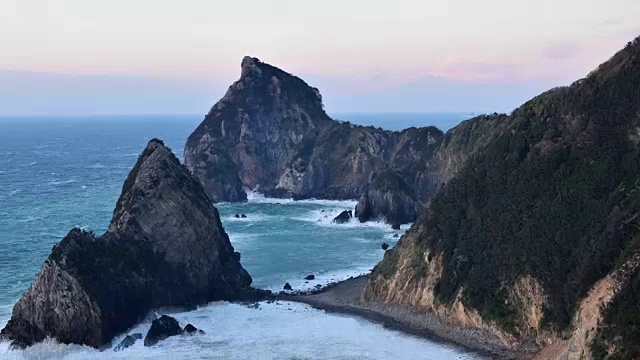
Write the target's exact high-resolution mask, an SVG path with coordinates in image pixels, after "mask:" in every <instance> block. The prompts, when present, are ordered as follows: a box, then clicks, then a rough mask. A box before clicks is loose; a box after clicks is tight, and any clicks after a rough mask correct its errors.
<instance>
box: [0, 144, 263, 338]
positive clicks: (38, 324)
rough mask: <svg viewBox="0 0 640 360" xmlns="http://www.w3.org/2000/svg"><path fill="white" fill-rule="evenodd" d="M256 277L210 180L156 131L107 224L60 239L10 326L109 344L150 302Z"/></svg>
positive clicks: (175, 300)
mask: <svg viewBox="0 0 640 360" xmlns="http://www.w3.org/2000/svg"><path fill="white" fill-rule="evenodd" d="M250 284H251V277H250V276H249V274H248V273H247V272H246V271H245V270H244V269H243V268H242V266H241V265H240V254H239V253H237V252H234V249H233V247H232V246H231V243H230V242H229V237H228V236H227V234H226V233H225V231H224V229H223V228H222V225H221V223H220V217H219V214H218V211H217V210H216V208H215V207H214V206H213V205H212V202H211V200H210V199H209V197H208V196H207V195H206V194H205V192H204V190H203V188H202V185H200V183H199V182H198V181H196V180H195V179H194V178H193V177H192V176H191V174H190V173H189V171H188V170H187V169H186V168H185V167H183V166H182V165H181V164H180V162H179V161H178V159H177V158H176V157H175V156H174V155H173V154H172V152H171V150H170V149H169V148H167V147H166V146H165V145H164V144H163V143H162V141H160V140H157V139H153V140H151V141H150V142H149V143H148V145H147V147H146V148H145V149H144V151H143V152H142V155H140V157H139V158H138V161H137V163H136V164H135V166H134V168H133V170H131V172H130V173H129V176H128V177H127V179H126V181H125V183H124V186H123V188H122V193H121V195H120V198H119V199H118V202H117V205H116V208H115V210H114V212H113V218H112V220H111V224H110V226H109V229H108V230H107V232H106V233H104V234H103V235H101V236H95V235H94V234H93V233H90V232H86V231H84V230H80V229H77V228H75V229H72V230H71V231H70V232H69V233H68V234H67V236H65V237H64V239H62V241H61V242H60V243H59V244H57V245H55V246H54V247H53V249H52V252H51V254H50V255H49V257H48V258H47V259H46V260H45V262H44V265H43V266H42V269H41V271H40V273H39V274H38V276H37V278H36V279H35V281H34V282H33V284H32V285H31V288H30V289H29V290H27V291H26V292H25V293H24V294H23V295H22V297H21V299H20V300H19V301H18V302H17V303H16V305H15V306H14V308H13V314H12V316H11V319H10V320H9V322H8V324H7V325H6V327H5V328H4V329H3V330H2V335H3V336H4V337H6V338H8V339H10V340H12V341H13V344H14V345H15V346H19V347H26V346H29V345H32V344H34V343H36V342H39V341H42V340H44V339H45V338H47V337H51V338H54V339H56V340H57V341H60V342H62V343H76V344H84V345H89V346H92V347H101V346H104V345H106V344H108V343H109V342H110V341H111V340H112V339H113V337H114V336H115V335H117V334H119V333H122V332H123V331H125V330H126V329H128V328H130V327H131V326H132V325H134V324H136V323H137V322H138V321H140V320H141V319H142V318H143V317H144V316H145V314H146V313H147V312H148V311H149V310H150V309H153V308H155V307H160V306H193V305H197V304H202V303H206V302H208V301H212V300H234V299H239V298H245V297H251V296H252V295H256V296H257V294H258V293H259V292H258V291H256V290H253V289H251V288H250Z"/></svg>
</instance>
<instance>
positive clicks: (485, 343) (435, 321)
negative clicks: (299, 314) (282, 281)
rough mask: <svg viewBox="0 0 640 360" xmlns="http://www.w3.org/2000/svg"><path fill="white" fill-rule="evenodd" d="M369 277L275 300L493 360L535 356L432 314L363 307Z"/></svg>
mask: <svg viewBox="0 0 640 360" xmlns="http://www.w3.org/2000/svg"><path fill="white" fill-rule="evenodd" d="M368 279H369V275H361V276H358V277H354V278H350V279H347V280H344V281H339V282H336V283H332V284H329V285H327V286H325V287H323V288H321V289H318V290H315V289H314V290H310V291H306V292H305V291H302V292H298V293H284V292H281V293H277V294H274V295H273V299H274V300H280V301H291V302H297V303H304V304H307V305H310V306H311V307H313V308H316V309H320V310H325V311H327V312H334V313H341V314H346V315H354V316H357V317H360V318H364V319H366V320H369V321H372V322H374V323H377V324H381V325H382V326H384V327H385V328H389V329H392V330H396V331H400V332H403V333H405V334H409V335H413V336H417V337H420V338H424V339H427V340H430V341H433V342H436V343H443V344H447V345H450V346H454V347H457V348H459V349H462V350H464V351H466V352H471V353H475V354H478V355H480V356H481V357H483V358H491V359H528V358H531V357H532V356H534V355H535V353H534V352H526V351H515V350H513V349H509V348H507V347H506V346H504V345H503V344H501V343H500V341H499V340H498V339H497V338H495V336H492V335H491V334H488V333H487V332H485V331H482V330H480V329H468V328H463V327H460V326H455V325H451V324H447V323H446V322H444V321H442V320H441V319H439V318H438V317H437V316H435V315H434V314H431V313H417V312H416V311H415V310H414V309H411V308H410V307H408V306H402V305H391V304H380V303H363V302H361V301H360V294H361V293H362V289H363V288H364V286H365V285H366V282H367V280H368Z"/></svg>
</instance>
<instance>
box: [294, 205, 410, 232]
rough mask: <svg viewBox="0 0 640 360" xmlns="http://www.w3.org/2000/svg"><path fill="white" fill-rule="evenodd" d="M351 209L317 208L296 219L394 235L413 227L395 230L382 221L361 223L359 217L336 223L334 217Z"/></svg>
mask: <svg viewBox="0 0 640 360" xmlns="http://www.w3.org/2000/svg"><path fill="white" fill-rule="evenodd" d="M344 210H350V209H345V208H341V209H315V210H311V211H309V212H307V213H305V214H303V215H301V216H297V217H294V218H293V219H294V220H298V221H304V222H308V223H312V224H315V225H317V226H322V227H331V228H341V229H356V228H377V229H381V230H384V231H385V232H388V233H390V234H391V236H393V234H395V233H400V234H402V233H404V231H406V230H407V229H409V228H410V227H411V224H403V225H401V226H400V230H394V229H392V228H391V225H389V224H386V223H384V222H382V221H367V222H363V223H361V222H360V221H359V220H358V219H357V218H355V217H353V218H351V219H349V221H348V222H346V223H342V224H338V223H334V222H333V219H335V217H336V216H338V215H339V214H340V213H341V212H342V211H344Z"/></svg>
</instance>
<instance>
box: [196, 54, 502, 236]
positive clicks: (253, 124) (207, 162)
mask: <svg viewBox="0 0 640 360" xmlns="http://www.w3.org/2000/svg"><path fill="white" fill-rule="evenodd" d="M505 119H506V116H505V115H498V114H496V115H492V116H484V117H478V118H476V119H474V120H471V121H469V122H466V123H463V124H462V125H460V126H458V127H457V128H456V129H455V130H453V131H450V132H448V133H447V134H443V133H442V131H440V130H438V129H437V128H435V127H425V128H410V129H406V130H404V131H401V132H394V131H386V130H382V129H379V128H374V127H365V126H357V125H353V124H350V123H348V122H342V121H336V120H333V119H331V118H330V117H329V116H328V115H327V114H326V112H325V111H324V107H323V104H322V96H321V95H320V92H319V90H318V89H316V88H313V87H311V86H309V85H308V84H307V83H305V82H304V81H303V80H302V79H300V78H298V77H296V76H294V75H291V74H289V73H287V72H285V71H283V70H281V69H278V68H276V67H274V66H271V65H269V64H266V63H264V62H261V61H260V60H258V59H256V58H252V57H245V58H244V59H243V60H242V64H241V76H240V79H239V80H238V81H236V82H235V83H234V84H233V85H231V86H230V87H229V90H228V91H227V93H226V94H225V95H224V97H223V98H222V99H221V100H220V101H218V103H216V104H215V105H214V106H213V107H212V108H211V111H210V112H209V113H208V114H207V115H206V117H205V119H204V121H203V122H202V123H201V124H200V125H199V126H198V127H197V129H196V130H195V131H194V132H193V133H192V134H191V135H190V136H189V138H188V140H187V143H186V146H185V150H184V154H185V155H184V163H185V165H186V166H187V167H188V168H189V170H190V171H191V172H192V173H193V174H194V175H195V176H196V177H197V178H198V179H199V180H200V182H201V183H202V184H203V186H204V189H205V191H206V192H207V195H209V196H210V197H211V199H212V200H213V201H214V202H235V201H245V200H246V198H247V195H246V192H245V189H250V190H255V191H258V192H260V193H263V194H265V195H268V196H272V197H288V198H291V197H292V198H294V199H305V198H317V199H338V200H344V199H359V201H358V206H357V209H356V211H355V216H356V217H358V218H359V219H360V221H368V220H384V221H386V222H387V223H389V224H391V225H393V226H394V227H396V228H397V227H399V226H400V224H404V223H409V222H413V221H414V220H415V219H416V217H417V215H418V213H419V212H420V211H421V210H422V209H423V208H424V207H426V206H427V204H428V203H429V202H430V201H431V199H432V197H433V195H434V194H435V193H436V192H437V191H438V189H440V187H441V186H442V185H443V184H445V183H446V182H447V181H448V180H449V179H450V178H451V177H452V176H453V175H454V174H455V173H456V172H457V171H458V170H459V169H460V168H461V166H462V165H463V164H464V162H465V161H466V159H467V158H468V157H469V156H471V155H472V154H474V153H475V152H476V151H477V150H478V149H480V148H481V147H482V146H484V144H486V143H487V142H488V141H489V140H490V139H492V138H493V134H495V133H496V131H497V129H499V128H500V127H501V125H502V124H504V123H505V122H504V120H505Z"/></svg>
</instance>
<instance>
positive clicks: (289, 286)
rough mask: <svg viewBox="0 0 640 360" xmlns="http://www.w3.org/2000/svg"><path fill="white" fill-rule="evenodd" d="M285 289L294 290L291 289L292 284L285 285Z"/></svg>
mask: <svg viewBox="0 0 640 360" xmlns="http://www.w3.org/2000/svg"><path fill="white" fill-rule="evenodd" d="M283 289H285V290H293V288H292V287H291V284H289V283H286V284H284V286H283Z"/></svg>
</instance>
